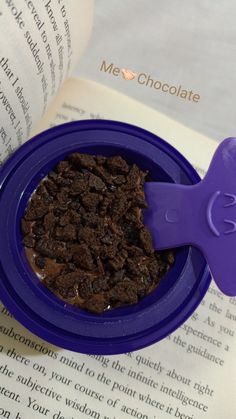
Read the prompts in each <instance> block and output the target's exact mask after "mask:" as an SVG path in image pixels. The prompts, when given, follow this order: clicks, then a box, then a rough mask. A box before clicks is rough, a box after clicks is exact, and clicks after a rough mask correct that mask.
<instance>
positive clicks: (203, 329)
mask: <svg viewBox="0 0 236 419" xmlns="http://www.w3.org/2000/svg"><path fill="white" fill-rule="evenodd" d="M61 105H62V107H61ZM49 116H50V118H52V119H51V120H49V119H48V118H47V120H45V121H44V122H43V124H42V125H41V128H42V127H46V126H48V125H54V124H55V123H56V124H58V123H61V122H66V121H69V120H74V119H84V118H95V117H99V118H102V117H108V118H112V119H118V120H124V121H126V122H132V123H136V125H139V126H142V127H144V128H147V129H150V130H151V131H153V132H155V133H157V134H159V135H161V136H162V137H163V138H165V139H167V140H168V141H170V142H171V143H172V144H174V143H175V145H176V147H177V148H178V149H179V150H180V151H184V150H185V153H184V154H185V155H186V156H188V158H189V159H190V160H191V162H192V163H193V164H195V165H197V166H200V167H201V168H202V169H203V170H205V169H206V168H207V166H208V164H209V161H210V158H211V156H212V154H213V152H214V150H215V148H216V144H215V142H213V141H211V140H210V139H207V138H204V137H203V136H201V135H199V134H198V133H196V132H193V131H191V130H189V129H188V128H186V127H184V126H183V125H180V124H178V123H176V122H175V121H173V120H171V119H170V118H167V117H165V116H163V115H161V114H159V113H157V112H154V111H153V110H151V109H149V108H147V107H145V106H143V105H140V104H138V103H137V102H134V101H132V100H130V99H128V98H126V97H125V96H124V95H121V94H119V93H116V92H114V91H113V92H112V91H110V90H109V89H106V88H103V87H102V86H99V85H96V84H94V83H91V82H88V81H76V80H69V81H68V82H67V83H66V85H65V90H64V92H62V95H61V96H60V97H59V100H58V101H57V103H56V104H54V105H53V106H52V107H51V110H50V113H49V114H48V117H49ZM192 136H194V137H196V139H198V140H199V141H200V143H201V146H202V149H200V148H194V149H193V151H191V146H190V141H189V140H190V139H191V138H192ZM191 144H192V142H191ZM235 321H236V299H235V298H231V299H229V298H227V297H225V296H223V295H222V294H221V293H220V292H219V291H217V290H216V288H215V286H214V285H213V284H212V286H211V288H210V289H209V291H208V293H207V295H206V297H205V298H204V300H203V301H202V304H201V305H200V306H199V307H198V309H197V310H196V311H195V313H194V314H193V316H192V317H191V319H189V320H188V321H187V322H186V323H185V324H184V325H183V326H182V327H181V328H179V329H178V330H177V331H176V332H175V333H173V334H172V335H171V336H170V337H168V338H166V339H164V340H163V341H161V342H159V343H157V344H155V345H152V346H150V347H149V348H146V349H143V350H141V351H137V352H134V353H131V354H124V355H119V356H112V357H108V356H105V357H104V356H86V355H81V354H76V353H73V352H70V351H65V350H61V349H59V348H56V347H54V346H52V345H49V344H48V343H46V342H44V341H42V340H40V339H38V338H37V337H35V336H33V335H32V334H31V333H29V332H28V331H27V330H26V329H25V328H24V327H22V326H21V325H19V324H18V323H17V322H16V321H15V320H13V319H12V318H11V317H9V316H8V315H7V312H6V310H5V309H4V308H2V307H1V308H0V412H1V409H2V412H4V413H2V416H3V414H5V416H3V417H10V418H17V419H20V418H28V417H30V418H31V417H32V418H42V417H47V418H53V419H63V418H66V419H77V418H79V419H86V418H88V417H92V418H98V419H100V418H101V419H127V418H142V419H147V418H148V419H166V418H176V417H179V418H181V419H190V418H191V419H213V418H214V419H222V418H229V419H235V418H236V413H235V412H236V402H235V398H234V393H235V385H236V380H235V377H236V359H235V354H234V349H235V343H236V337H235V332H236V327H235ZM13 348H15V349H14V350H13ZM207 357H208V358H209V357H210V358H211V359H207ZM7 374H8V375H10V377H8V376H7ZM7 391H8V393H7ZM10 391H12V392H13V394H12V400H9V392H10ZM167 393H168V394H167ZM5 394H8V396H6V395H5ZM53 397H54V399H53ZM142 399H143V400H142ZM145 400H146V401H145ZM18 401H19V402H18ZM189 403H191V406H190V405H189ZM68 404H70V406H68ZM203 409H204V410H206V411H204V410H203ZM40 411H41V412H44V413H40ZM7 412H9V416H7V415H8V413H7ZM0 417H1V416H0Z"/></svg>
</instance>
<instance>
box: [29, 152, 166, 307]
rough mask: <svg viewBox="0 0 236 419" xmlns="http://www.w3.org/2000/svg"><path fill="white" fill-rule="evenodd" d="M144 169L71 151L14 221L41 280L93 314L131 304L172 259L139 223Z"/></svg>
mask: <svg viewBox="0 0 236 419" xmlns="http://www.w3.org/2000/svg"><path fill="white" fill-rule="evenodd" d="M146 177H147V173H145V172H143V171H141V170H140V169H139V168H138V167H137V166H136V165H135V164H133V165H129V164H128V163H127V162H126V161H125V160H124V159H123V158H122V157H120V156H114V157H103V156H90V155H86V154H80V153H74V154H71V155H69V156H68V157H67V159H65V160H63V161H61V162H59V163H58V164H57V166H56V167H55V169H54V170H52V171H51V172H50V173H49V175H48V176H47V177H46V178H45V179H44V180H42V181H41V183H40V184H39V186H38V188H37V189H36V191H35V193H34V194H33V195H32V197H31V200H30V202H29V204H28V206H27V208H26V211H25V214H24V217H23V219H22V220H21V231H22V235H23V245H24V246H25V248H26V249H27V248H28V250H27V251H28V252H29V251H30V252H31V255H32V252H33V262H32V260H30V258H28V259H29V261H30V263H31V265H32V268H33V269H34V270H35V271H36V270H37V274H39V275H40V276H41V278H42V282H43V283H44V285H45V286H46V287H47V288H49V289H50V290H51V291H52V292H53V293H54V294H56V295H57V296H58V297H60V298H61V299H63V300H64V301H65V302H66V303H68V304H73V305H75V306H78V307H80V308H83V309H85V310H89V311H91V312H94V313H102V312H103V311H105V310H108V309H112V308H116V307H122V306H126V305H129V304H136V303H137V302H138V301H139V300H140V299H141V298H143V297H144V296H145V295H147V294H149V293H150V292H151V291H153V289H155V287H156V286H158V284H159V282H160V280H161V278H162V277H163V275H164V274H165V273H166V272H167V271H168V269H169V268H170V266H171V265H172V264H173V263H174V254H173V252H172V251H165V252H163V251H162V252H157V251H154V249H153V246H152V239H151V234H150V232H149V231H148V230H147V229H146V227H145V226H144V224H143V215H142V209H143V208H146V207H147V203H146V201H145V196H144V191H143V185H144V182H145V179H146Z"/></svg>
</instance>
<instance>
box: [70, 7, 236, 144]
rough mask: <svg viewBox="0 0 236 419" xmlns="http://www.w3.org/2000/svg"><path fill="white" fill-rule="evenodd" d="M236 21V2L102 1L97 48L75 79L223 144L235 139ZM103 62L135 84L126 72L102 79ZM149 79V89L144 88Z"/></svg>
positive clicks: (93, 47)
mask: <svg viewBox="0 0 236 419" xmlns="http://www.w3.org/2000/svg"><path fill="white" fill-rule="evenodd" d="M235 16H236V2H235V1H234V0H227V1H224V0H217V1H215V2H213V1H212V0H197V1H196V0H195V1H193V0H192V1H189V0H165V1H163V0H149V1H146V0H138V1H134V0H126V1H123V2H118V1H116V0H109V1H107V0H99V1H97V2H96V3H95V18H94V29H93V33H92V38H91V41H90V44H89V48H88V49H87V50H86V52H85V54H84V56H83V58H82V60H81V62H80V65H79V66H78V68H77V72H76V73H75V74H77V75H78V76H79V77H85V78H88V79H91V80H94V81H96V82H98V83H102V84H104V85H106V86H109V87H111V88H113V89H115V90H118V91H120V92H123V93H125V94H126V95H128V96H130V97H132V98H134V99H136V100H138V101H140V102H142V103H145V104H146V105H148V106H151V107H153V108H154V109H156V110H158V111H159V112H163V113H164V114H166V115H168V116H169V117H171V118H174V119H176V120H177V121H179V122H181V123H183V124H185V125H186V126H188V127H191V128H193V129H194V130H196V131H199V132H201V133H203V134H205V135H207V136H210V137H211V138H214V139H216V140H218V141H221V140H222V139H224V138H226V137H230V136H234V135H235V119H236V107H235V104H234V98H235V94H236V72H235V71H234V69H235V65H236V42H235V41H236V30H235ZM103 60H106V62H107V63H108V64H110V63H113V64H114V67H118V68H120V69H122V68H128V69H130V70H132V71H133V72H135V73H137V76H136V77H135V78H134V79H133V80H131V81H127V80H125V79H124V78H123V77H122V73H121V72H120V73H119V74H117V73H115V74H112V73H109V72H107V73H106V72H104V71H101V64H102V61H103ZM141 73H144V74H145V75H146V78H145V76H141V78H140V82H141V83H143V82H144V84H141V83H139V82H138V75H139V74H141ZM149 76H150V78H151V79H153V80H154V81H156V80H158V81H160V82H161V83H162V84H164V83H167V84H168V85H169V86H177V89H176V90H177V92H178V88H179V86H181V88H182V89H184V90H186V91H188V92H190V91H192V92H193V93H195V94H198V95H199V96H200V99H199V100H198V101H197V102H194V101H192V100H189V98H188V96H187V97H186V99H184V96H185V95H184V94H183V95H182V96H183V97H181V96H180V95H177V94H174V92H175V89H174V88H173V89H172V90H171V94H170V93H167V92H164V91H162V89H161V88H160V86H159V83H157V85H156V88H155V87H154V86H151V81H149V82H148V77H149ZM146 83H147V85H146ZM165 89H166V88H165V87H164V90H165ZM177 92H176V93H177Z"/></svg>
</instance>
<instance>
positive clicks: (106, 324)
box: [0, 120, 211, 354]
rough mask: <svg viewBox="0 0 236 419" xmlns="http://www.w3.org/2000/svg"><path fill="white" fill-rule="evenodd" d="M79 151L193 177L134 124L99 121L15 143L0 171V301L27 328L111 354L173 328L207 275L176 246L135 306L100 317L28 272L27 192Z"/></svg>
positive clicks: (180, 178)
mask: <svg viewBox="0 0 236 419" xmlns="http://www.w3.org/2000/svg"><path fill="white" fill-rule="evenodd" d="M75 151H79V152H82V153H83V152H84V153H90V154H101V155H106V156H111V155H117V154H120V155H121V156H123V157H125V159H127V161H129V162H133V163H136V164H137V165H138V166H140V167H141V168H142V169H145V170H148V171H149V173H150V175H151V177H152V179H153V180H160V181H167V182H175V183H182V184H194V183H197V182H199V180H200V178H199V176H198V175H197V173H196V171H195V170H194V169H193V167H192V166H191V165H190V164H189V163H188V161H187V160H185V158H184V157H183V156H182V155H181V154H179V153H178V152H177V151H176V150H175V149H174V148H173V147H171V146H170V145H169V144H167V143H166V142H164V141H163V140H161V139H160V138H159V137H157V136H155V135H153V134H151V133H150V132H148V131H145V130H143V129H140V128H138V127H136V126H132V125H128V124H125V123H121V122H114V121H104V120H85V121H78V122H72V123H68V124H64V125H61V126H59V127H55V128H52V129H50V130H48V131H46V132H43V133H42V134H40V135H38V136H36V137H35V138H33V139H32V140H30V141H28V142H27V143H25V144H24V145H23V146H21V147H20V148H19V149H18V150H17V151H16V152H15V153H14V154H13V155H12V156H11V157H10V158H9V159H8V160H7V161H6V163H5V164H4V165H3V167H2V168H1V171H0V188H1V189H0V190H1V195H0V231H1V235H0V278H1V280H0V299H1V300H2V302H3V303H4V305H5V306H6V307H7V308H8V309H9V311H10V312H11V313H12V315H13V316H14V317H15V318H16V319H17V320H18V321H19V322H20V323H22V324H23V325H24V326H25V327H26V328H27V329H29V330H30V331H31V332H33V333H35V334H36V335H38V336H39V337H41V338H43V339H45V340H46V341H48V342H50V343H53V344H55V345H57V346H59V347H62V348H66V349H69V350H72V351H76V352H81V353H86V354H118V353H124V352H131V351H134V350H137V349H140V348H142V347H145V346H148V345H151V344H153V343H155V342H158V341H159V340H161V339H163V338H164V337H165V336H167V335H169V334H170V333H171V332H173V331H174V330H175V329H177V328H178V326H180V324H182V323H183V322H184V321H185V320H186V319H187V318H188V317H189V316H190V315H191V314H192V312H193V311H194V309H195V308H196V307H197V306H198V305H199V303H200V301H201V300H202V298H203V296H204V295H205V293H206V291H207V289H208V287H209V284H210V280H211V279H210V275H209V270H208V267H207V264H206V261H205V259H204V257H203V256H202V254H201V253H200V252H199V251H198V250H197V249H195V248H193V247H184V248H181V249H178V250H177V252H176V261H175V264H174V266H173V267H172V268H171V269H170V271H169V272H168V273H167V274H166V275H165V277H164V278H163V280H162V282H161V284H160V286H159V287H158V289H156V290H155V291H154V292H152V293H151V294H150V295H149V296H147V297H145V298H143V300H141V301H140V302H139V303H138V304H136V305H133V306H130V307H127V308H118V309H114V310H113V311H110V312H109V311H108V312H105V313H104V314H101V315H96V314H91V313H88V312H86V311H83V310H80V309H77V308H74V307H72V306H69V305H65V303H64V302H63V301H61V300H59V299H58V298H57V297H55V296H54V295H53V294H52V293H50V292H49V291H48V290H47V289H46V288H45V287H44V286H43V285H42V284H41V283H40V281H39V279H38V278H37V276H36V275H35V274H34V273H33V272H32V270H31V268H30V266H29V264H28V262H27V259H26V256H25V252H24V249H23V247H22V243H21V242H22V237H21V232H20V220H21V217H22V216H23V213H24V210H25V207H26V205H27V202H28V200H29V197H30V196H31V194H32V192H33V191H34V189H35V188H36V186H37V185H38V183H39V182H40V180H41V179H42V178H44V177H45V176H46V175H47V174H48V172H49V171H50V170H51V169H52V168H53V166H54V165H55V164H56V163H57V162H58V161H60V160H62V159H63V158H64V157H65V156H66V155H68V154H69V153H72V152H75Z"/></svg>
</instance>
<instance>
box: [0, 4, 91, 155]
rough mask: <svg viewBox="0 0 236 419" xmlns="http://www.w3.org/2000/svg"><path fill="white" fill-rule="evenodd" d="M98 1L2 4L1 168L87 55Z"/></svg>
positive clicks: (0, 53) (27, 136) (0, 24)
mask: <svg viewBox="0 0 236 419" xmlns="http://www.w3.org/2000/svg"><path fill="white" fill-rule="evenodd" d="M92 5H93V0H86V1H85V0H66V1H65V0H41V1H36V0H33V1H31V0H25V1H21V0H3V1H1V3H0V45H1V50H0V113H1V121H0V163H1V161H3V160H4V159H5V158H6V157H7V156H8V155H9V154H10V153H11V152H12V150H13V149H15V148H16V147H17V146H19V145H20V144H22V142H24V141H25V140H26V139H27V138H29V133H30V132H31V130H32V127H34V125H35V123H36V122H38V121H39V119H40V117H41V116H42V114H43V113H44V112H45V110H46V108H47V106H48V104H49V103H50V101H51V100H52V98H53V97H54V96H55V94H56V92H57V90H58V88H59V87H60V86H61V84H62V82H63V81H64V79H65V77H67V76H68V74H69V73H70V72H71V71H72V69H73V68H74V66H75V63H76V61H77V60H78V59H79V56H80V55H81V54H82V51H83V50H84V48H85V46H86V44H87V41H88V37H89V35H90V31H91V24H92V15H93V13H92V12H93V7H92Z"/></svg>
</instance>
